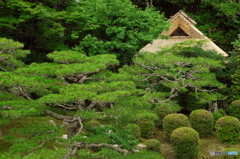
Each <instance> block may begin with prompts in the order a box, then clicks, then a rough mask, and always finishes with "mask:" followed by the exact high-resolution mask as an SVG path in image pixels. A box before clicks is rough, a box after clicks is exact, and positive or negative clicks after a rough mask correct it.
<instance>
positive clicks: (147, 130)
mask: <svg viewBox="0 0 240 159" xmlns="http://www.w3.org/2000/svg"><path fill="white" fill-rule="evenodd" d="M138 125H139V127H140V130H141V137H143V138H147V139H150V138H152V137H153V134H154V131H155V129H156V128H155V124H154V122H153V121H152V120H143V121H139V122H138Z"/></svg>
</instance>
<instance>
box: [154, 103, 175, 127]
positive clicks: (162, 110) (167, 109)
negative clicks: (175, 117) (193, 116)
mask: <svg viewBox="0 0 240 159" xmlns="http://www.w3.org/2000/svg"><path fill="white" fill-rule="evenodd" d="M179 110H180V108H179V107H178V106H174V105H172V104H171V103H162V104H161V105H158V106H157V107H156V108H155V109H154V111H155V113H156V114H157V115H158V117H159V119H158V120H157V121H156V122H155V125H156V126H158V127H162V125H163V118H164V117H165V116H166V115H168V114H173V113H177V111H179Z"/></svg>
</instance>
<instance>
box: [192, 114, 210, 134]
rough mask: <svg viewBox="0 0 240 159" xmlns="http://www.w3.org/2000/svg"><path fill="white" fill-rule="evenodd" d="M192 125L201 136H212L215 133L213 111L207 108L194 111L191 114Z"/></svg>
mask: <svg viewBox="0 0 240 159" xmlns="http://www.w3.org/2000/svg"><path fill="white" fill-rule="evenodd" d="M189 120H190V123H191V126H192V128H193V129H194V130H196V131H197V132H198V133H199V136H200V137H206V136H210V135H212V133H213V127H214V125H213V122H214V119H213V116H212V113H211V112H209V111H207V110H205V109H198V110H194V111H192V113H191V114H190V116H189Z"/></svg>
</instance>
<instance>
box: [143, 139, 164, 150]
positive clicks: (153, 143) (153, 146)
mask: <svg viewBox="0 0 240 159" xmlns="http://www.w3.org/2000/svg"><path fill="white" fill-rule="evenodd" d="M160 146H161V143H160V141H159V140H156V139H150V140H147V142H146V149H147V150H150V151H155V152H160Z"/></svg>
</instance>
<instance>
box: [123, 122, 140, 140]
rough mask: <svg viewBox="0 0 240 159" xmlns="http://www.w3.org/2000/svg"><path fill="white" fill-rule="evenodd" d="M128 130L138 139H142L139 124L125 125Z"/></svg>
mask: <svg viewBox="0 0 240 159" xmlns="http://www.w3.org/2000/svg"><path fill="white" fill-rule="evenodd" d="M125 129H126V130H128V131H129V133H130V134H131V135H133V136H134V137H135V138H136V139H140V137H141V130H140V127H139V126H138V125H137V124H128V125H127V126H126V127H125Z"/></svg>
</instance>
